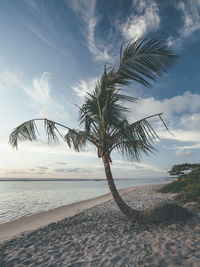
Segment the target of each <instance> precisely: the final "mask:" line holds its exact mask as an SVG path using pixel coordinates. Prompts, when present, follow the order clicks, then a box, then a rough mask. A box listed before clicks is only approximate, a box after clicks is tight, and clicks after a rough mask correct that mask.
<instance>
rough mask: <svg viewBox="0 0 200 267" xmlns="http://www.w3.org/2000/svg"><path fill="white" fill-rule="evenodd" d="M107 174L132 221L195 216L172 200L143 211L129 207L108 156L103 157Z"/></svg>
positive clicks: (114, 192) (154, 220) (153, 221)
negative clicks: (120, 190) (115, 181)
mask: <svg viewBox="0 0 200 267" xmlns="http://www.w3.org/2000/svg"><path fill="white" fill-rule="evenodd" d="M102 160H103V163H104V168H105V174H106V178H107V182H108V186H109V189H110V192H111V194H112V196H113V199H114V201H115V202H116V204H117V206H118V207H119V209H120V210H121V211H122V213H123V214H124V215H125V216H126V217H127V218H128V219H129V220H130V221H131V222H143V223H155V222H163V221H165V222H166V221H174V220H185V219H187V218H190V217H191V216H194V213H192V212H190V211H188V210H187V209H185V208H183V207H181V206H179V205H177V204H176V203H171V202H159V203H156V204H155V205H154V206H152V207H149V208H146V209H144V210H142V211H137V210H134V209H132V208H131V207H129V206H128V205H127V204H126V203H125V202H124V200H123V199H122V198H121V196H120V195H119V193H118V191H117V188H116V186H115V183H114V180H113V177H112V173H111V169H110V163H109V159H108V158H107V157H106V156H103V157H102Z"/></svg>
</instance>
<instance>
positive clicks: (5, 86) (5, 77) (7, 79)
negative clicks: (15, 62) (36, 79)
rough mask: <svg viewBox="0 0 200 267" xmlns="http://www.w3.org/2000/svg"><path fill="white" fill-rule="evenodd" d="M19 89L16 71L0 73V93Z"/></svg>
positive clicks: (19, 84)
mask: <svg viewBox="0 0 200 267" xmlns="http://www.w3.org/2000/svg"><path fill="white" fill-rule="evenodd" d="M20 87H21V80H20V75H19V72H18V71H12V70H5V71H3V72H0V92H3V91H8V90H13V89H18V88H20Z"/></svg>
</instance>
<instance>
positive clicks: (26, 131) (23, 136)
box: [9, 120, 38, 148]
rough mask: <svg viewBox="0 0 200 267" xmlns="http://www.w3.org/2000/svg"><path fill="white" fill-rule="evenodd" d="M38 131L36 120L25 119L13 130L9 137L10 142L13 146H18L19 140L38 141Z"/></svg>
mask: <svg viewBox="0 0 200 267" xmlns="http://www.w3.org/2000/svg"><path fill="white" fill-rule="evenodd" d="M37 133H38V131H37V127H36V124H35V121H34V120H30V121H25V122H24V123H22V124H21V125H19V126H18V127H16V128H15V129H14V130H13V131H12V133H11V134H10V137H9V142H10V143H11V145H12V147H13V148H18V141H22V142H23V141H26V140H29V141H36V140H37Z"/></svg>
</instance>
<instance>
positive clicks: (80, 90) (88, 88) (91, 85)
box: [72, 78, 98, 98]
mask: <svg viewBox="0 0 200 267" xmlns="http://www.w3.org/2000/svg"><path fill="white" fill-rule="evenodd" d="M97 81H98V78H91V79H89V80H88V81H85V80H81V81H79V83H78V84H77V85H75V86H72V89H73V90H74V91H75V92H76V94H77V95H78V96H79V97H80V98H84V97H85V96H86V93H87V92H89V93H91V92H92V91H94V89H95V85H96V83H97Z"/></svg>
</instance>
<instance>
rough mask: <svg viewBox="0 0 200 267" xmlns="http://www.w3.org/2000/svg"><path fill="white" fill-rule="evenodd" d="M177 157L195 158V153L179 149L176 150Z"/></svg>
mask: <svg viewBox="0 0 200 267" xmlns="http://www.w3.org/2000/svg"><path fill="white" fill-rule="evenodd" d="M175 155H176V156H177V157H188V156H193V155H194V152H192V151H191V150H186V149H178V150H176V152H175Z"/></svg>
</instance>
